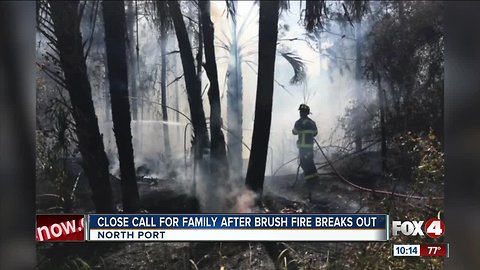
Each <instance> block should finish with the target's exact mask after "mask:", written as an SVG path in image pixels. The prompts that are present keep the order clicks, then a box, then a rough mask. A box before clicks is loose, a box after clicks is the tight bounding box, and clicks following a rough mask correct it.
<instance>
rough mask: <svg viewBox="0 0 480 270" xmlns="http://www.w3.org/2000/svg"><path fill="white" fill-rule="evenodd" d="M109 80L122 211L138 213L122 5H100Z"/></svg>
mask: <svg viewBox="0 0 480 270" xmlns="http://www.w3.org/2000/svg"><path fill="white" fill-rule="evenodd" d="M102 7H103V20H104V24H105V44H106V50H107V64H108V80H109V81H110V97H111V100H112V119H113V129H114V132H115V140H116V143H117V148H118V159H119V161H120V174H121V178H122V200H123V210H124V212H126V213H134V212H137V211H138V209H139V207H140V203H139V202H140V200H139V195H138V187H137V178H136V175H135V164H134V162H133V146H132V132H131V129H130V122H131V119H130V103H129V100H128V73H127V56H126V48H125V43H126V40H125V38H126V37H127V35H126V34H127V33H126V32H127V29H126V23H125V6H124V3H123V1H103V2H102Z"/></svg>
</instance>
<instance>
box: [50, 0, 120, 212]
mask: <svg viewBox="0 0 480 270" xmlns="http://www.w3.org/2000/svg"><path fill="white" fill-rule="evenodd" d="M78 3H79V2H78V1H58V2H57V1H49V4H50V10H51V18H52V21H53V28H54V31H55V36H56V38H57V42H56V44H55V46H56V48H57V50H58V51H59V53H60V55H59V57H60V66H61V67H62V70H63V73H64V76H65V83H66V86H67V90H68V93H69V95H70V101H71V103H72V108H73V111H72V115H73V119H74V120H75V124H76V134H77V137H78V148H79V150H80V153H81V154H82V161H83V163H82V167H83V170H84V171H85V175H86V176H87V177H88V180H89V184H90V187H91V189H92V198H93V203H94V204H95V208H96V211H97V213H113V212H115V208H114V205H113V197H112V189H111V186H110V179H109V173H108V159H107V155H106V154H105V150H104V145H103V139H102V136H101V135H100V131H99V128H98V120H97V116H96V115H95V109H94V107H93V101H92V89H91V86H90V82H89V80H88V76H87V67H86V64H85V56H84V53H83V46H82V35H81V32H80V19H81V18H80V16H79V14H78Z"/></svg>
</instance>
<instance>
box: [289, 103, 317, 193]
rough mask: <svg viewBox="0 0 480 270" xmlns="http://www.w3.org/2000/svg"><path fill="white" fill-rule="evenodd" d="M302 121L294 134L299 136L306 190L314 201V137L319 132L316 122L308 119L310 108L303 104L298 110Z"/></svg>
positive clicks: (298, 142)
mask: <svg viewBox="0 0 480 270" xmlns="http://www.w3.org/2000/svg"><path fill="white" fill-rule="evenodd" d="M298 110H299V111H300V119H298V120H297V121H296V122H295V126H294V127H293V130H292V133H293V134H294V135H298V140H297V147H298V152H299V158H300V167H302V170H303V175H304V180H305V184H306V188H307V189H308V200H309V201H312V192H311V191H312V188H313V186H314V184H315V182H316V181H317V180H318V175H317V168H316V167H315V163H314V161H313V144H314V141H313V140H314V139H313V138H314V137H315V136H317V133H318V130H317V125H316V124H315V122H314V121H313V120H312V119H310V118H309V117H308V115H309V114H310V107H308V106H307V105H306V104H301V105H300V107H299V108H298Z"/></svg>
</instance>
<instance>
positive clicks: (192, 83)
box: [168, 1, 208, 160]
mask: <svg viewBox="0 0 480 270" xmlns="http://www.w3.org/2000/svg"><path fill="white" fill-rule="evenodd" d="M168 7H169V10H170V15H171V16H172V20H173V25H174V27H175V32H176V36H177V41H178V47H179V49H180V58H181V59H182V66H183V73H184V78H185V86H186V88H187V95H188V104H189V106H190V115H191V118H192V126H193V133H194V136H195V138H194V153H195V159H196V160H201V159H202V158H203V150H205V149H207V147H208V130H207V124H206V121H205V112H204V110H203V104H202V93H201V89H200V81H199V79H198V77H197V74H196V71H195V60H194V58H193V53H192V46H191V45H190V40H189V39H188V33H187V29H186V28H185V22H184V21H183V15H182V12H181V11H180V5H179V3H178V1H168Z"/></svg>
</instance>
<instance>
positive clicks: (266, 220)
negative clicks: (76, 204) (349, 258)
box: [37, 214, 389, 242]
mask: <svg viewBox="0 0 480 270" xmlns="http://www.w3.org/2000/svg"><path fill="white" fill-rule="evenodd" d="M81 217H83V215H77V216H72V215H37V240H38V241H72V240H73V241H82V240H83V241H164V242H169V241H387V240H388V238H389V228H388V224H389V220H388V215H384V214H195V215H193V214H178V215H173V214H168V215H157V214H150V215H130V214H94V215H93V214H92V215H85V218H84V219H82V218H81ZM63 219H65V220H63ZM39 221H41V222H39ZM45 221H48V222H45ZM71 234H75V235H76V236H77V237H76V238H72V237H71V236H70V235H71ZM84 236H85V238H84Z"/></svg>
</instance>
